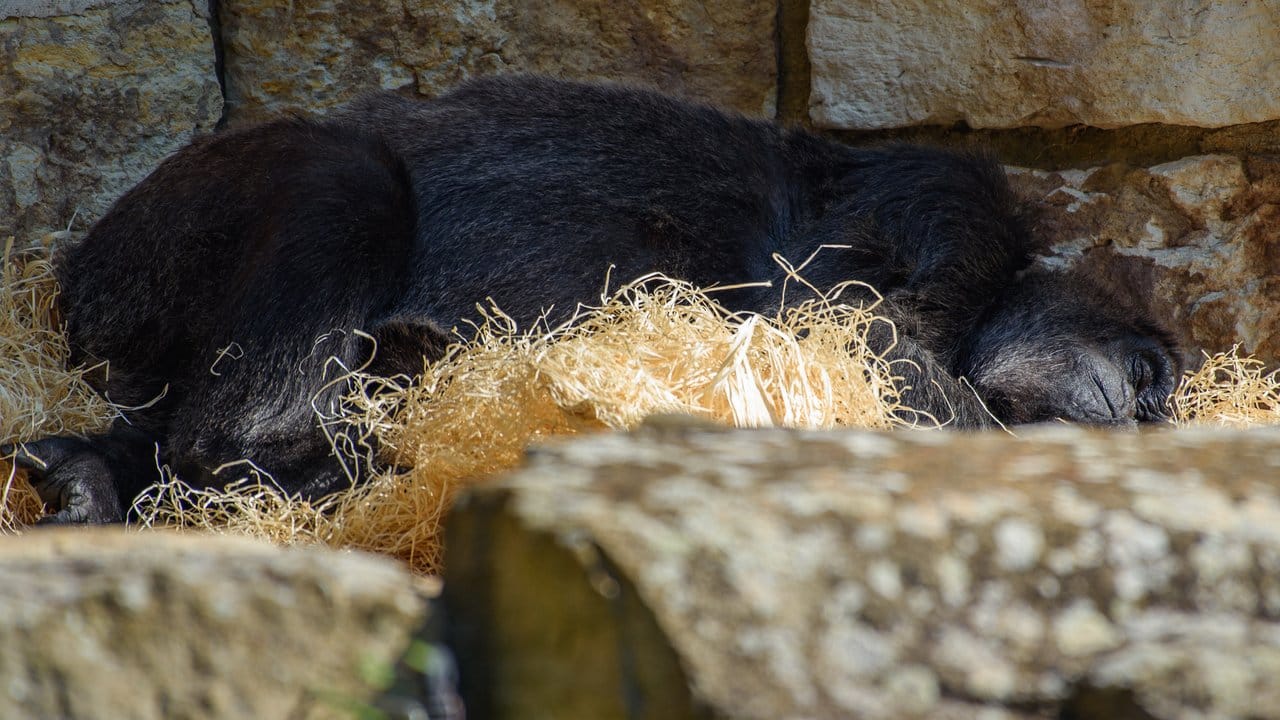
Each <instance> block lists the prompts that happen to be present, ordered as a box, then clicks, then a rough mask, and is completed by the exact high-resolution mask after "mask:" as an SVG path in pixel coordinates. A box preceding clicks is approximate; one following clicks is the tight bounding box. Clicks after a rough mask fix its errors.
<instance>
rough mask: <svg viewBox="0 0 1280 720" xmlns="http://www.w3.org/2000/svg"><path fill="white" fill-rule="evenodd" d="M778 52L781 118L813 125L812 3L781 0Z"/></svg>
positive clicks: (806, 0)
mask: <svg viewBox="0 0 1280 720" xmlns="http://www.w3.org/2000/svg"><path fill="white" fill-rule="evenodd" d="M775 24H776V27H775V28H774V50H775V52H776V53H777V58H778V94H777V99H778V109H777V119H778V121H779V122H782V123H784V124H788V125H808V122H809V50H808V47H807V46H806V44H805V34H806V33H807V32H808V27H809V0H778V14H777V19H776V21H775Z"/></svg>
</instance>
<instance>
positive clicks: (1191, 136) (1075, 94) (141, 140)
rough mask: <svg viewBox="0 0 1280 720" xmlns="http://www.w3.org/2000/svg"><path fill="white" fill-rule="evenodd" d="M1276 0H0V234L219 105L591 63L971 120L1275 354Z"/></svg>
mask: <svg viewBox="0 0 1280 720" xmlns="http://www.w3.org/2000/svg"><path fill="white" fill-rule="evenodd" d="M211 6H212V7H213V8H215V10H214V11H213V12H211V10H210V7H211ZM1276 12H1277V11H1276V10H1275V9H1274V8H1273V7H1272V4H1271V3H1267V2H1264V0H1242V2H1235V3H1214V2H1209V1H1208V0H1179V2H1172V3H1170V2H1157V1H1156V0H1124V1H1123V2H1117V3H1097V2H1091V1H1088V0H1068V1H1067V2H1044V1H1043V0H1016V1H1015V2H996V1H995V0H965V1H964V2H954V3H944V4H939V3H933V2H925V1H924V0H885V1H884V2H870V1H868V0H711V1H710V2H701V3H688V2H679V1H677V0H643V1H642V2H638V3H624V4H618V3H610V2H607V1H606V0H554V1H553V2H540V3H528V2H515V1H514V0H467V1H466V2H443V1H442V0H409V1H407V2H399V1H397V2H390V1H389V0H376V1H375V2H354V0H316V1H314V2H307V3H290V2H280V1H279V0H217V1H216V2H212V3H211V2H209V0H155V1H153V2H144V1H143V0H56V1H52V2H50V1H45V0H41V1H33V0H0V239H2V238H3V237H4V236H6V235H8V234H14V235H16V236H17V241H18V244H19V246H21V245H25V244H29V243H32V242H35V241H36V240H37V239H38V238H39V237H40V236H41V235H43V234H44V233H47V232H50V231H54V230H60V229H63V228H65V227H67V226H68V225H70V224H73V219H74V225H75V226H76V227H77V228H81V229H83V228H84V227H86V226H87V224H88V223H90V222H92V221H93V220H95V219H96V218H97V217H99V216H100V215H101V213H102V212H103V211H104V209H105V208H106V207H107V206H108V204H109V203H110V202H111V200H112V199H113V198H115V197H116V196H118V195H119V194H120V193H121V192H123V191H124V189H126V188H127V187H129V186H130V185H131V184H132V183H134V182H135V181H136V180H137V179H139V178H140V177H142V176H143V175H144V174H145V173H146V172H147V171H148V170H149V169H150V168H152V167H154V166H155V164H156V163H157V162H158V161H159V160H160V159H161V158H163V157H164V156H165V155H166V154H167V153H169V152H171V151H172V150H173V149H174V148H176V147H178V146H180V145H181V144H182V143H184V142H186V140H187V139H189V138H190V137H191V136H192V135H193V134H196V133H203V132H208V131H210V130H211V129H212V128H213V127H214V126H215V125H216V124H218V123H219V122H220V121H226V122H230V123H233V124H239V123H247V122H251V121H254V120H257V119H261V118H263V117H266V116H269V115H271V114H274V113H278V112H282V111H291V110H300V111H320V112H323V111H325V110H326V109H328V108H331V107H333V106H334V105H336V104H339V103H341V102H343V101H344V100H346V99H347V98H349V97H351V96H352V95H354V94H356V93H359V92H362V91H365V90H369V89H372V88H393V89H397V90H399V91H401V92H405V93H410V94H419V95H431V94H434V93H438V92H440V91H441V90H443V89H445V88H447V87H449V86H450V85H452V84H454V83H456V82H458V81H460V80H462V79H464V78H466V77H471V76H475V75H482V74H487V73H496V72H510V71H532V72H543V73H550V74H554V75H561V76H565V77H575V78H608V79H616V80H627V81H635V82H643V83H648V84H651V85H654V86H656V87H659V88H661V89H664V90H667V91H670V92H674V93H679V94H684V95H687V96H692V97H697V98H702V99H706V100H709V101H712V102H715V103H717V104H720V105H723V106H726V107H730V108H734V109H737V110H740V111H743V112H746V113H749V114H753V115H764V116H773V117H778V118H779V119H781V120H783V121H786V122H792V123H800V124H805V125H809V126H811V127H814V128H816V129H818V130H820V131H824V132H830V133H832V134H834V135H836V136H837V137H843V138H846V139H850V140H854V141H868V140H870V141H874V140H877V139H884V138H904V137H905V138H908V139H920V138H924V139H927V140H930V141H933V142H940V143H944V144H961V145H972V144H983V145H987V146H990V147H993V148H996V150H997V152H999V153H1000V154H1001V155H1002V156H1004V157H1006V158H1009V159H1010V160H1011V161H1014V160H1016V162H1015V163H1014V164H1016V165H1019V166H1023V167H1025V169H1019V170H1017V171H1016V173H1015V174H1016V175H1017V178H1016V179H1017V182H1018V184H1019V186H1020V187H1021V188H1022V190H1023V191H1024V192H1025V193H1026V194H1027V195H1028V197H1029V198H1030V199H1031V200H1032V202H1033V203H1034V204H1036V205H1038V206H1040V207H1041V208H1042V210H1044V212H1043V213H1042V219H1043V221H1042V223H1041V228H1042V232H1043V233H1044V234H1045V235H1046V236H1047V237H1049V238H1051V239H1053V240H1054V241H1055V243H1056V249H1055V255H1056V257H1057V258H1058V259H1059V260H1064V261H1072V262H1073V261H1075V260H1077V259H1080V258H1084V257H1090V258H1093V260H1094V261H1095V262H1100V261H1101V259H1105V258H1118V257H1131V258H1133V257H1136V258H1139V259H1142V260H1144V261H1147V262H1148V264H1149V265H1150V267H1151V268H1152V273H1151V277H1152V278H1153V282H1154V283H1155V284H1154V288H1155V293H1154V295H1155V297H1156V298H1157V300H1158V301H1159V302H1160V303H1162V304H1163V305H1164V306H1166V307H1167V308H1169V312H1171V313H1172V314H1173V316H1174V317H1175V318H1176V319H1177V320H1178V321H1179V322H1180V323H1182V324H1183V326H1184V327H1185V328H1186V335H1187V338H1188V339H1189V341H1190V347H1191V349H1192V351H1193V354H1194V353H1196V352H1198V351H1199V350H1209V351H1218V350H1223V349H1227V348H1229V347H1230V346H1231V345H1233V344H1235V343H1236V342H1240V343H1242V344H1243V347H1244V349H1245V350H1246V351H1248V352H1253V353H1256V354H1258V355H1259V356H1260V357H1262V358H1263V359H1265V360H1267V361H1270V362H1277V361H1280V339H1277V337H1278V336H1277V333H1276V321H1275V320H1273V318H1274V317H1275V316H1277V315H1278V314H1280V313H1277V306H1276V300H1277V297H1276V296H1277V293H1278V292H1280V290H1277V288H1276V284H1275V282H1276V281H1275V280H1274V277H1275V276H1276V275H1278V274H1280V255H1277V253H1276V252H1275V251H1274V249H1273V248H1274V246H1275V234H1276V232H1278V231H1276V230H1274V229H1273V228H1275V227H1276V222H1275V218H1274V215H1275V213H1276V212H1277V210H1276V202H1277V193H1276V191H1275V183H1276V182H1277V181H1276V180H1275V178H1274V170H1273V168H1274V167H1275V160H1274V157H1275V156H1276V154H1277V153H1280V100H1278V99H1277V98H1280V87H1277V83H1280V80H1277V77H1280V76H1277V74H1276V73H1274V72H1271V71H1270V70H1271V68H1272V67H1273V66H1276V65H1277V64H1278V63H1280V42H1278V41H1280V20H1278V19H1277V15H1276ZM220 81H221V85H220V84H219V83H220ZM974 128H986V129H985V130H976V129H974ZM1103 128H1110V129H1103ZM1206 153H1212V155H1213V157H1201V156H1202V155H1204V154H1206ZM1120 160H1123V162H1124V163H1125V164H1123V165H1117V164H1115V163H1116V162H1117V161H1120Z"/></svg>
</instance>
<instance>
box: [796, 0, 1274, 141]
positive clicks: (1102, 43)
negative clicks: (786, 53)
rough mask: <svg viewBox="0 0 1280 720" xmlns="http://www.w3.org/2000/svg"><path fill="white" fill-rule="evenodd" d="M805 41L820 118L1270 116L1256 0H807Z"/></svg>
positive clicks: (984, 121) (1203, 120)
mask: <svg viewBox="0 0 1280 720" xmlns="http://www.w3.org/2000/svg"><path fill="white" fill-rule="evenodd" d="M808 44H809V54H810V62H811V63H812V68H813V73H812V94H811V96H810V108H809V110H810V115H811V117H812V119H813V120H814V121H815V122H816V123H817V124H819V125H821V126H824V127H834V128H862V129H869V128H890V127H901V126H905V125H915V124H951V123H954V122H956V121H960V120H963V121H965V122H967V123H968V124H969V125H970V126H972V127H984V128H985V127H1016V126H1020V125H1041V126H1048V127H1058V126H1062V125H1070V124H1075V123H1081V124H1085V125H1095V126H1099V127H1117V126H1122V125H1130V124H1135V123H1150V122H1159V123H1172V124H1180V125H1198V126H1209V127H1218V126H1224V125H1231V124H1236V123H1250V122H1258V121H1262V120H1270V119H1274V118H1277V117H1280V73H1277V72H1276V71H1275V68H1276V66H1277V64H1278V63H1280V8H1276V7H1275V6H1274V3H1270V2H1267V0H1241V1H1240V2H1214V1H1213V0H1178V1H1177V2H1169V1H1168V0H1123V1H1122V2H1095V1H1094V0H1063V1H1061V2H1059V1H1058V0H1015V2H1006V1H1005V0H966V1H965V2H949V3H938V2H933V1H932V0H874V1H873V0H813V4H812V7H811V14H810V25H809V33H808Z"/></svg>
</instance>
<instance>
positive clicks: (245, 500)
mask: <svg viewBox="0 0 1280 720" xmlns="http://www.w3.org/2000/svg"><path fill="white" fill-rule="evenodd" d="M797 280H798V278H797ZM0 290H2V291H3V292H0V324H2V325H0V343H4V346H5V348H6V357H12V358H16V361H15V362H9V363H6V364H5V366H4V367H3V368H0V439H11V438H16V439H29V438H34V437H38V436H41V435H45V434H49V433H59V432H85V431H90V430H93V429H97V428H101V427H103V426H105V425H106V424H107V423H108V422H109V420H110V419H111V417H112V416H113V411H112V409H111V408H110V407H109V406H108V405H107V404H106V403H104V402H103V401H102V400H100V399H99V398H98V397H97V396H96V395H94V394H93V393H92V392H90V391H88V389H87V388H86V387H85V386H84V383H83V381H82V379H81V376H80V373H77V372H74V371H67V370H65V369H64V368H63V365H64V362H65V359H66V356H67V348H66V342H65V339H64V338H63V336H62V334H61V332H59V331H58V326H57V318H56V316H55V313H54V311H53V309H52V308H53V298H54V295H55V292H56V287H55V284H54V282H53V280H52V276H51V274H50V272H49V266H48V263H47V262H46V261H45V260H44V259H42V258H40V257H37V256H27V257H11V256H10V253H9V252H8V251H7V250H6V255H5V264H4V272H3V287H2V288H0ZM481 317H482V321H481V323H480V324H479V325H478V326H476V327H474V328H472V332H471V337H470V338H469V339H468V340H467V341H465V342H461V341H460V342H459V343H458V344H456V345H454V346H453V347H451V348H450V349H449V350H448V353H447V355H446V357H445V358H444V359H443V360H441V361H439V362H436V363H433V364H431V365H429V366H427V367H425V371H424V374H423V376H422V377H421V378H420V379H418V380H416V381H414V382H409V381H408V380H406V379H404V378H393V379H389V380H388V379H382V378H373V377H369V376H366V375H361V374H360V373H358V372H357V373H354V374H353V375H352V376H351V377H352V378H353V381H352V382H353V385H354V386H355V388H356V389H355V391H353V392H352V393H350V394H349V395H348V397H347V408H346V411H345V412H343V413H342V414H340V415H337V416H334V417H326V418H323V419H322V420H323V424H324V426H325V427H326V428H327V429H328V430H329V431H330V432H331V434H332V436H333V437H334V438H335V442H336V443H337V444H338V447H339V448H340V449H341V450H342V453H343V455H344V456H346V457H347V458H348V459H349V461H350V462H349V464H350V466H351V470H352V473H353V477H354V476H355V475H358V474H360V473H362V472H363V473H365V474H370V475H371V476H370V477H368V478H366V479H365V480H363V481H362V482H361V483H360V484H359V485H356V486H354V487H353V488H352V489H350V490H347V491H344V492H341V493H338V494H335V495H333V496H331V497H329V498H326V499H325V500H323V501H321V502H319V503H315V504H312V503H306V502H301V501H297V500H290V499H287V498H285V497H283V496H282V495H281V494H280V493H278V492H276V491H274V490H273V489H272V488H271V483H270V478H267V477H263V476H262V475H260V474H259V473H257V472H256V470H255V468H253V467H252V466H251V465H248V464H246V465H244V466H243V469H244V470H246V472H243V473H237V470H238V468H229V469H227V470H226V471H225V472H228V473H232V474H233V475H232V476H236V475H243V476H244V479H243V480H241V481H239V482H237V483H235V484H233V485H232V486H231V487H230V488H229V489H228V490H227V491H208V490H205V491H199V490H194V489H191V488H189V487H187V486H186V485H184V484H182V483H181V482H180V481H178V480H176V479H173V478H172V476H171V475H168V473H167V469H165V468H161V469H162V471H164V472H165V473H166V477H167V478H168V479H167V480H166V481H165V482H163V483H161V484H159V485H157V486H156V487H155V488H153V489H152V490H151V491H150V492H149V493H148V494H147V495H146V496H144V497H143V498H142V499H141V500H140V501H139V504H138V506H137V510H138V512H139V514H140V516H141V517H143V518H144V520H143V521H142V522H141V524H142V525H144V526H152V525H164V526H177V527H183V528H196V529H207V530H214V531H217V532H227V533H238V534H247V535H252V536H256V537H263V538H267V539H270V540H272V541H275V542H278V543H285V544H288V543H314V542H318V543H324V544H327V545H330V546H334V547H355V548H362V549H367V550H373V551H376V552H381V553H386V554H389V555H393V556H396V557H400V558H402V559H404V560H405V561H406V562H407V563H408V564H410V565H411V566H412V567H413V568H415V569H416V570H419V571H422V572H434V571H437V570H438V569H439V568H440V564H441V561H442V557H441V549H440V530H441V518H442V516H443V514H444V512H445V511H446V509H447V508H448V506H449V503H450V501H451V498H452V497H453V495H454V493H455V492H456V491H457V490H458V489H459V488H460V487H462V486H463V485H464V484H465V483H473V482H482V481H483V478H486V477H488V476H491V475H493V474H494V473H498V472H500V471H503V470H506V469H508V468H511V467H513V466H515V465H516V464H518V463H519V461H520V459H521V457H522V456H523V453H524V449H525V447H527V446H528V445H529V444H530V443H533V442H538V441H540V440H543V439H546V438H551V437H558V436H565V435H573V434H578V433H584V432H597V431H602V430H606V429H625V428H630V427H634V426H635V425H636V424H637V423H639V422H640V421H641V420H642V419H643V418H644V417H646V416H648V415H650V414H653V413H658V412H682V413H690V414H693V415H697V416H701V417H704V418H708V419H711V420H714V421H717V422H721V423H724V424H727V425H734V426H744V427H748V426H762V425H763V426H788V427H813V428H829V427H868V428H890V427H895V426H899V425H901V424H902V423H901V421H899V420H896V419H894V415H893V412H894V410H895V409H896V408H897V405H896V403H897V395H896V391H895V389H894V375H895V373H894V368H893V367H892V365H891V364H889V363H886V362H885V361H884V360H883V359H881V358H880V357H878V356H877V355H875V354H874V353H872V352H871V351H870V350H869V349H868V348H867V346H866V343H865V337H866V333H867V330H868V329H869V327H870V326H871V323H875V322H886V321H884V320H882V319H879V318H876V317H875V316H874V315H873V314H872V313H871V312H869V311H866V310H862V309H859V308H854V307H849V306H844V305H841V304H839V291H838V290H837V291H836V292H834V293H833V294H832V295H831V296H829V297H828V298H826V299H823V300H817V301H813V302H810V303H807V304H805V305H803V306H800V307H795V308H791V309H788V310H787V311H786V312H783V313H780V314H779V315H778V316H775V317H766V316H758V315H732V314H729V313H728V312H726V311H725V310H723V309H722V308H721V307H720V306H719V305H717V304H716V303H715V301H714V299H713V296H711V295H708V294H707V293H703V292H700V291H698V290H696V289H694V288H692V287H690V286H689V285H687V284H685V283H682V282H677V281H672V280H669V279H666V278H661V277H651V278H647V279H642V280H640V281H637V282H636V283H633V284H631V285H628V286H626V287H624V288H622V289H621V290H619V291H617V292H615V293H613V294H611V295H609V296H608V297H603V298H602V300H601V303H600V305H599V306H597V307H594V308H583V309H580V311H579V313H578V314H577V316H576V317H575V319H574V321H572V322H570V323H567V324H565V325H562V326H560V327H556V328H548V327H546V326H545V324H540V325H538V326H537V327H534V328H530V329H521V328H517V327H516V326H515V324H514V323H513V322H512V321H511V319H510V318H508V317H507V316H505V315H504V314H502V312H501V310H499V309H498V308H495V307H489V308H488V309H487V310H484V311H483V312H481ZM1278 393H1280V382H1278V381H1277V376H1276V375H1275V374H1268V373H1266V372H1265V370H1264V368H1263V365H1262V363H1261V362H1259V361H1257V360H1254V359H1251V358H1247V357H1241V356H1240V355H1239V354H1238V353H1236V352H1234V351H1233V352H1231V353H1224V354H1221V355H1216V356H1213V357H1210V358H1208V359H1207V361H1206V362H1205V364H1204V366H1203V367H1202V368H1200V369H1199V370H1198V371H1196V372H1194V373H1189V374H1188V375H1187V376H1186V377H1185V378H1184V380H1183V382H1182V384H1181V386H1180V387H1179V389H1178V392H1177V394H1176V397H1175V399H1174V408H1175V412H1176V414H1177V422H1178V424H1180V425H1187V424H1194V423H1212V424H1229V425H1234V426H1242V425H1251V424H1257V423H1272V422H1276V421H1277V420H1280V402H1278V400H1280V394H1278ZM374 447H378V448H380V452H381V457H380V458H379V459H380V461H381V462H380V463H378V466H379V467H384V468H395V469H394V470H383V471H381V472H373V471H371V470H370V468H371V467H373V464H372V463H370V462H369V460H370V459H371V456H372V450H371V448H374ZM0 470H4V471H6V472H7V473H8V482H7V483H5V485H4V493H5V495H4V497H3V503H0V530H12V529H14V528H20V527H22V526H24V525H26V524H28V523H30V522H31V521H32V519H33V518H34V517H36V516H37V515H38V512H39V501H38V499H37V498H35V496H34V493H32V491H31V490H30V488H29V486H27V485H26V484H25V483H24V482H15V479H14V477H13V474H12V472H11V471H9V470H8V466H7V464H6V463H4V462H3V461H0Z"/></svg>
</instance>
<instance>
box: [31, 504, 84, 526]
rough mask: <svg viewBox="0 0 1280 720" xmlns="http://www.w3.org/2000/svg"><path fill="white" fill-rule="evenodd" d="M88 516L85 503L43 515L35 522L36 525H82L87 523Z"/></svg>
mask: <svg viewBox="0 0 1280 720" xmlns="http://www.w3.org/2000/svg"><path fill="white" fill-rule="evenodd" d="M89 515H90V513H89V506H88V504H87V503H81V504H79V505H68V506H67V507H64V508H62V509H61V510H59V511H58V512H56V513H54V514H52V515H45V516H44V517H42V518H40V519H39V520H36V525H41V526H45V525H48V526H54V525H83V524H86V523H88V522H89Z"/></svg>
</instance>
